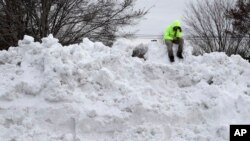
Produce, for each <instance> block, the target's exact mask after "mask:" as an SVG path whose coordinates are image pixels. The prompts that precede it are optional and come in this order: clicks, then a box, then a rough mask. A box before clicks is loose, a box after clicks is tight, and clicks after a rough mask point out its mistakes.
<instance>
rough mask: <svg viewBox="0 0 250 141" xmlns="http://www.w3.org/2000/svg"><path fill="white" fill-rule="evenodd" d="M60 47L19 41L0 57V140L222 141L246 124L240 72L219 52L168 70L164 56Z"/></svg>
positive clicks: (155, 51)
mask: <svg viewBox="0 0 250 141" xmlns="http://www.w3.org/2000/svg"><path fill="white" fill-rule="evenodd" d="M135 46H136V44H135V43H133V42H130V41H127V40H123V39H121V40H119V41H117V42H116V43H115V44H114V46H113V47H112V48H109V47H106V46H104V45H103V44H102V43H93V42H91V41H89V40H88V39H84V40H83V42H82V43H80V44H75V45H71V46H68V47H62V45H61V44H59V43H58V40H57V39H54V38H53V37H52V36H49V37H47V38H44V39H43V40H42V43H41V44H40V43H38V42H33V38H32V37H28V36H26V37H25V38H24V40H22V41H19V47H18V48H10V49H9V51H1V52H0V140H1V141H228V140H229V125H230V124H249V123H250V118H249V115H250V81H249V80H250V64H249V63H248V62H247V61H245V60H243V59H242V58H241V57H239V56H237V55H236V56H232V57H227V56H226V55H225V54H223V53H211V54H205V55H203V56H198V57H195V56H192V55H191V51H192V48H191V47H188V46H185V52H184V57H185V59H184V60H183V61H181V60H178V59H177V60H176V62H175V63H172V64H171V63H169V61H168V58H167V53H166V47H165V46H164V45H163V44H162V43H160V42H152V43H148V44H147V46H148V47H149V50H148V54H147V58H148V59H147V61H144V60H142V59H139V58H132V57H131V54H132V49H133V48H134V47H135Z"/></svg>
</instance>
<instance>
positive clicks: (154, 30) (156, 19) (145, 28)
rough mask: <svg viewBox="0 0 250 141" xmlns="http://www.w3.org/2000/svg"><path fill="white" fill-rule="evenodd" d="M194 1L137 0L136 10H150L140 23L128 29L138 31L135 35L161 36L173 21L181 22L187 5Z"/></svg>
mask: <svg viewBox="0 0 250 141" xmlns="http://www.w3.org/2000/svg"><path fill="white" fill-rule="evenodd" d="M190 1H196V0H137V5H136V7H137V8H150V7H152V6H153V7H152V8H151V10H150V12H149V13H148V14H147V15H146V16H145V17H144V19H143V20H141V21H140V23H139V24H138V25H137V26H135V27H133V28H129V30H130V31H132V30H133V31H134V30H139V31H138V32H137V33H136V34H150V35H161V34H162V32H163V31H164V29H165V27H166V26H167V25H169V24H170V23H171V22H172V21H173V20H176V19H178V20H181V19H182V17H183V14H184V9H185V8H186V5H187V3H189V2H190Z"/></svg>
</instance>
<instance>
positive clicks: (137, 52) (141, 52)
mask: <svg viewBox="0 0 250 141" xmlns="http://www.w3.org/2000/svg"><path fill="white" fill-rule="evenodd" d="M147 52H148V47H147V46H145V45H143V44H140V45H138V46H137V47H135V48H134V50H133V54H132V57H138V58H143V59H144V60H146V58H145V54H146V53H147Z"/></svg>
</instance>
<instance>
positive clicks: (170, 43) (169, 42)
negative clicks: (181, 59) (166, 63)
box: [165, 38, 184, 57]
mask: <svg viewBox="0 0 250 141" xmlns="http://www.w3.org/2000/svg"><path fill="white" fill-rule="evenodd" d="M165 43H166V45H167V49H168V56H169V57H173V56H174V54H173V44H178V45H179V46H178V51H177V54H182V51H183V44H184V39H183V38H178V39H176V40H165Z"/></svg>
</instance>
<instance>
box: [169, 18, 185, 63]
mask: <svg viewBox="0 0 250 141" xmlns="http://www.w3.org/2000/svg"><path fill="white" fill-rule="evenodd" d="M164 40H165V43H166V45H167V49H168V56H169V59H170V61H171V62H174V54H173V44H178V45H179V47H178V51H177V57H179V58H180V59H183V56H182V51H183V44H184V40H183V38H182V29H181V22H180V21H178V20H176V21H174V22H173V23H172V24H171V25H169V26H168V27H167V28H166V29H165V31H164Z"/></svg>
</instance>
